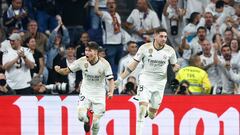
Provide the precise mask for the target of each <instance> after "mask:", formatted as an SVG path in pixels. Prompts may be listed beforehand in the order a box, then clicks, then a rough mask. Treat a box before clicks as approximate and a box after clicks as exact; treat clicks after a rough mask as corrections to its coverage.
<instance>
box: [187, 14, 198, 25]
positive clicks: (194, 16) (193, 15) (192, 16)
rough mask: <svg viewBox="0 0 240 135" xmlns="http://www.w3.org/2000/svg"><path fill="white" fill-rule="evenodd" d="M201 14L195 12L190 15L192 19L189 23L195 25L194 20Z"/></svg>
mask: <svg viewBox="0 0 240 135" xmlns="http://www.w3.org/2000/svg"><path fill="white" fill-rule="evenodd" d="M199 14H200V13H199V12H193V13H192V14H191V15H190V18H189V19H188V22H189V23H193V21H194V19H195V18H196V17H197V16H198V15H199Z"/></svg>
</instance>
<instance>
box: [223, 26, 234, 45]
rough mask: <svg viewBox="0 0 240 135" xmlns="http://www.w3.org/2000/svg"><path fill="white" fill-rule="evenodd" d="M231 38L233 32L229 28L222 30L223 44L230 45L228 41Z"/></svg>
mask: <svg viewBox="0 0 240 135" xmlns="http://www.w3.org/2000/svg"><path fill="white" fill-rule="evenodd" d="M232 39H233V32H232V30H231V29H226V30H225V32H224V36H223V42H224V43H223V44H224V45H230V42H231V41H232Z"/></svg>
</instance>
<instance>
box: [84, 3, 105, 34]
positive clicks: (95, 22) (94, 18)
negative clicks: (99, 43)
mask: <svg viewBox="0 0 240 135" xmlns="http://www.w3.org/2000/svg"><path fill="white" fill-rule="evenodd" d="M95 2H96V0H89V1H88V6H89V17H90V29H99V28H100V24H101V18H100V17H99V16H98V15H96V13H95V11H94V6H95ZM99 10H100V11H107V5H106V0H99Z"/></svg>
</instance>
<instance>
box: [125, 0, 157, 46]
mask: <svg viewBox="0 0 240 135" xmlns="http://www.w3.org/2000/svg"><path fill="white" fill-rule="evenodd" d="M159 26H160V22H159V19H158V16H157V14H156V12H154V11H153V10H151V9H149V7H148V3H147V1H146V0H138V1H137V8H136V9H134V10H133V11H132V13H131V14H130V15H129V17H128V18H127V22H126V28H127V29H128V30H129V31H130V32H131V34H132V39H131V40H132V41H135V42H136V43H137V44H138V46H141V45H142V44H144V43H145V42H148V41H150V40H151V39H152V38H153V37H152V36H153V32H154V29H155V28H157V27H159Z"/></svg>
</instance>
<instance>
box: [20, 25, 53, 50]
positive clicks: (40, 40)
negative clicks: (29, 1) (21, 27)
mask: <svg viewBox="0 0 240 135" xmlns="http://www.w3.org/2000/svg"><path fill="white" fill-rule="evenodd" d="M37 30H38V24H37V22H36V21H35V20H31V21H30V22H29V23H28V30H27V32H26V33H25V34H24V37H23V41H25V40H26V39H27V38H29V37H34V38H35V40H36V48H37V50H38V51H40V52H41V53H42V54H43V55H44V54H45V52H46V49H47V47H46V45H47V40H48V38H47V36H46V35H44V34H43V33H41V32H38V31H37Z"/></svg>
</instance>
